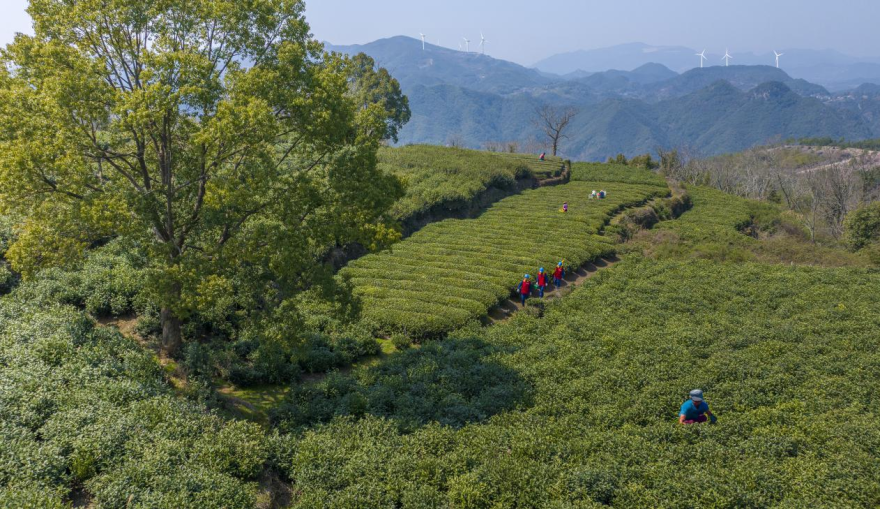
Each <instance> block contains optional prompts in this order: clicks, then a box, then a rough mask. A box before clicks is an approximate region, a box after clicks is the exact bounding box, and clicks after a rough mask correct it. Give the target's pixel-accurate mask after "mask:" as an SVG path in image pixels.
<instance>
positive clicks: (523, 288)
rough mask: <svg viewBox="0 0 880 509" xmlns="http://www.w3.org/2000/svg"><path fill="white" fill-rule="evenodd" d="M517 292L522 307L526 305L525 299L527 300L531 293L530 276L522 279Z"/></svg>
mask: <svg viewBox="0 0 880 509" xmlns="http://www.w3.org/2000/svg"><path fill="white" fill-rule="evenodd" d="M517 290H518V291H519V297H520V299H522V305H523V306H525V305H526V299H528V298H529V295H530V294H531V293H532V280H531V276H529V275H528V274H526V275H525V276H524V277H523V280H522V281H521V282H520V283H519V286H517Z"/></svg>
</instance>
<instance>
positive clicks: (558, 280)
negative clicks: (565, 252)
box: [553, 262, 565, 290]
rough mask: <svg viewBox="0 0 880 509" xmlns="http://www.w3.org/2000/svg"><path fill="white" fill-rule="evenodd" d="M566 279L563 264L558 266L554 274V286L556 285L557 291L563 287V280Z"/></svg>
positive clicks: (560, 263)
mask: <svg viewBox="0 0 880 509" xmlns="http://www.w3.org/2000/svg"><path fill="white" fill-rule="evenodd" d="M564 277H565V268H564V267H563V266H562V262H559V263H557V264H556V270H555V271H554V272H553V284H555V285H556V289H557V290H558V289H559V287H560V286H561V285H562V278H564Z"/></svg>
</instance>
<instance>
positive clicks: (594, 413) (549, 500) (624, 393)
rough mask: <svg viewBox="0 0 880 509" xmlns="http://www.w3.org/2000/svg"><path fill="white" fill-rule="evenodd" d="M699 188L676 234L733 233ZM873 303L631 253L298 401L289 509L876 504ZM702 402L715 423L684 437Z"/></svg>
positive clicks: (761, 271) (861, 275) (852, 282)
mask: <svg viewBox="0 0 880 509" xmlns="http://www.w3.org/2000/svg"><path fill="white" fill-rule="evenodd" d="M692 191H695V192H696V193H697V195H698V198H697V199H696V200H695V202H696V205H695V207H694V209H693V210H692V211H691V212H689V213H688V214H689V216H686V217H683V218H682V222H681V223H677V222H668V223H665V224H664V227H666V228H669V229H670V230H674V229H675V228H676V227H678V226H682V227H683V228H682V230H681V233H682V235H690V234H691V233H690V232H693V231H696V230H700V231H702V232H703V234H704V235H705V236H707V237H709V236H712V235H717V234H725V233H729V234H730V235H731V236H733V235H741V234H739V233H738V232H737V230H736V228H737V226H738V225H739V224H740V223H741V221H742V220H743V219H744V218H745V217H748V214H743V212H744V211H747V210H748V208H749V207H750V206H751V205H750V204H749V203H748V202H744V201H742V200H737V199H726V198H725V199H721V200H718V201H717V202H713V200H709V199H706V200H704V199H703V198H721V197H719V196H715V195H714V193H706V194H703V193H702V191H701V190H699V189H694V190H692ZM703 209H706V210H705V212H706V213H707V216H706V217H707V218H708V219H707V220H706V221H701V220H700V219H699V218H700V214H701V212H702V211H703ZM725 209H726V215H727V219H724V216H725V213H722V212H725ZM731 238H733V237H731ZM746 242H759V241H756V240H754V239H748V240H746ZM878 306H880V274H878V273H877V272H876V271H871V270H863V269H823V268H804V267H796V266H794V267H792V266H781V265H762V264H754V263H747V264H734V263H718V262H714V261H707V260H691V261H681V260H664V261H653V260H648V259H645V258H642V257H640V256H638V255H630V256H629V257H628V258H626V259H625V260H624V261H623V262H622V263H621V264H618V265H617V266H616V267H615V268H614V269H611V270H608V271H603V272H601V273H599V275H598V276H597V277H595V278H593V279H591V280H589V281H588V282H587V283H586V284H585V285H584V286H582V287H581V288H580V289H578V290H577V291H575V292H574V293H573V294H571V295H570V296H568V297H566V298H565V299H562V300H559V301H555V302H553V303H551V304H549V305H548V306H547V309H546V312H545V314H544V316H543V318H536V317H534V316H529V315H527V314H519V315H517V316H516V317H515V318H514V319H513V320H512V321H510V322H507V323H505V324H501V325H498V326H494V327H490V328H480V327H477V326H471V327H469V328H465V329H463V330H460V331H458V332H455V333H453V334H451V335H450V337H449V338H448V339H447V341H445V342H441V343H437V344H432V345H431V346H430V347H429V348H423V349H422V350H413V351H408V352H406V353H404V354H400V355H399V356H395V357H392V358H390V359H388V360H387V361H385V362H384V363H382V364H380V365H377V366H371V367H365V368H362V369H360V370H356V371H355V372H354V373H352V375H351V376H350V377H334V378H330V379H327V380H325V381H324V382H322V383H320V384H318V385H317V386H314V387H311V388H304V389H301V390H299V391H297V392H296V393H294V394H292V395H291V397H290V399H289V402H288V404H287V405H286V406H285V407H284V408H282V409H281V411H280V412H279V415H278V419H279V421H280V422H281V423H282V424H283V425H284V427H285V428H288V429H293V430H296V431H295V432H294V433H292V434H291V435H290V436H289V441H290V442H289V444H290V445H289V447H290V449H289V451H288V456H286V457H285V461H283V462H281V464H282V468H284V469H285V472H286V474H287V475H288V476H289V477H290V479H291V481H292V483H293V485H294V486H296V489H297V490H298V491H299V492H300V494H301V495H300V496H299V497H298V498H297V500H296V503H295V504H294V506H295V507H313V506H322V507H354V506H372V507H387V506H402V507H441V506H453V507H594V506H599V505H613V506H616V507H771V506H772V507H792V508H793V507H806V506H819V507H875V506H877V505H878V504H880V468H878V467H880V459H878V458H880V456H878V452H880V420H878V416H877V414H876V410H875V409H876V405H877V401H878V398H880V354H878V353H877V343H878V336H877V333H876V331H877V330H878V327H880V314H878V312H877V309H878ZM463 345H467V346H465V347H464V348H463ZM434 387H440V388H441V389H434ZM694 387H701V388H703V389H704V390H705V391H706V394H707V398H708V399H707V401H708V402H709V404H710V405H711V408H712V409H713V411H714V412H715V413H716V414H717V415H718V416H719V424H718V425H715V426H690V427H686V426H680V425H678V424H677V410H678V407H679V405H680V404H681V402H682V401H683V400H684V398H685V396H686V394H687V391H688V390H689V389H691V388H694ZM317 409H320V410H319V411H318V410H317ZM306 410H309V411H306ZM334 416H335V417H334ZM331 419H332V420H331ZM328 420H329V421H330V422H329V423H326V424H317V425H316V424H315V423H322V422H326V421H328Z"/></svg>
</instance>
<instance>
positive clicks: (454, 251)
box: [340, 182, 668, 337]
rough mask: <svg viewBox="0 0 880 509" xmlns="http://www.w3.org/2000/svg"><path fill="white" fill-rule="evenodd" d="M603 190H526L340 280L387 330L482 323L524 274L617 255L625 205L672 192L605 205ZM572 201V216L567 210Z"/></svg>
mask: <svg viewBox="0 0 880 509" xmlns="http://www.w3.org/2000/svg"><path fill="white" fill-rule="evenodd" d="M597 186H598V184H596V183H591V182H573V183H570V184H566V185H563V186H557V187H551V188H541V189H536V190H531V191H526V192H524V193H523V194H521V195H517V196H512V197H509V198H506V199H504V200H501V201H500V202H498V203H496V204H495V205H493V206H492V207H491V208H489V210H487V211H486V212H485V213H483V214H482V215H481V216H480V217H478V218H476V219H470V220H454V219H449V220H446V221H442V222H439V223H434V224H431V225H429V226H427V227H425V228H423V229H422V230H420V231H419V232H417V233H416V234H414V235H413V236H412V237H410V238H408V239H406V240H404V241H402V242H400V243H398V244H397V245H395V246H394V247H393V248H392V249H391V250H390V251H387V252H382V253H378V254H374V255H369V256H366V257H364V258H361V259H359V260H356V261H354V262H352V263H351V264H349V266H348V267H347V268H345V269H343V270H342V271H341V272H340V274H341V275H342V277H343V278H345V279H347V280H350V282H351V283H352V284H353V286H354V294H355V295H356V296H358V297H360V298H361V299H362V302H363V316H364V319H365V320H366V321H367V323H370V324H372V325H373V326H374V327H375V328H376V329H377V330H379V331H380V332H386V333H393V332H403V333H406V334H408V335H410V336H411V337H425V336H428V337H430V336H439V335H442V334H443V333H445V332H447V331H449V330H452V329H454V328H456V327H460V326H462V325H464V324H465V323H467V322H468V321H469V320H473V319H477V318H480V317H482V316H483V315H485V314H486V312H487V311H488V310H489V309H490V308H491V307H492V306H494V305H495V304H497V303H498V302H499V301H500V300H502V299H504V298H507V297H508V296H509V295H510V294H511V291H512V289H513V288H514V286H515V285H516V284H517V282H518V281H520V280H521V278H522V276H523V274H526V273H529V274H535V273H536V271H537V270H538V268H539V267H542V266H543V267H546V268H547V269H548V270H551V269H552V268H553V267H555V265H556V262H557V261H559V260H565V261H566V264H567V265H569V266H571V267H580V266H581V265H582V264H584V263H585V262H588V261H591V260H594V259H596V258H599V257H601V256H607V255H609V254H613V253H614V250H615V248H614V245H613V242H614V241H613V240H612V239H610V238H606V237H601V236H598V235H597V233H599V231H600V230H601V229H602V227H603V226H604V225H605V223H606V222H607V221H608V220H609V218H610V217H611V216H612V215H613V214H615V213H616V212H617V211H619V210H621V209H622V208H624V207H627V206H631V205H635V204H639V203H643V202H645V201H647V200H648V199H650V198H651V197H653V196H657V195H665V194H667V193H668V189H667V188H665V187H659V186H652V185H632V184H617V183H608V184H602V187H604V188H605V189H606V190H607V191H608V198H607V199H604V200H598V199H597V200H591V199H589V196H590V191H591V190H592V189H594V188H596V187H597ZM563 202H568V203H569V212H568V213H566V214H563V213H562V212H561V211H560V208H561V206H562V203H563Z"/></svg>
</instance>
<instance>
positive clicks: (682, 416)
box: [678, 389, 718, 424]
mask: <svg viewBox="0 0 880 509" xmlns="http://www.w3.org/2000/svg"><path fill="white" fill-rule="evenodd" d="M707 415H708V416H709V417H706V416H707ZM706 421H710V422H711V423H712V424H715V422H717V421H718V418H717V417H715V415H713V414H712V412H711V411H710V410H709V404H708V403H706V402H705V401H703V391H701V390H700V389H694V390H692V391H691V393H690V397H689V398H688V400H687V401H685V402H684V403H683V404H682V405H681V411H679V413H678V422H679V424H697V423H701V422H706Z"/></svg>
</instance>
